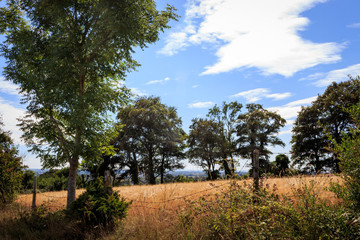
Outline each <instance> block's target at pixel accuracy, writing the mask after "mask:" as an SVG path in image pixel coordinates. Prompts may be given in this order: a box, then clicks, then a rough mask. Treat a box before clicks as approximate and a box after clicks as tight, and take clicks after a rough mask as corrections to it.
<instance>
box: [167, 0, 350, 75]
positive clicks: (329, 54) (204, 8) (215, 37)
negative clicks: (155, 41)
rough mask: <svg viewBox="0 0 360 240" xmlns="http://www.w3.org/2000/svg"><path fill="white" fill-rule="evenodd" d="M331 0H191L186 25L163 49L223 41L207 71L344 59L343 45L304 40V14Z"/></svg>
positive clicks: (274, 69) (298, 66) (270, 70)
mask: <svg viewBox="0 0 360 240" xmlns="http://www.w3.org/2000/svg"><path fill="white" fill-rule="evenodd" d="M326 1H327V0H292V1H289V0H251V1H250V0H249V1H244V0H242V1H239V0H188V2H187V9H186V15H185V24H186V26H185V27H184V29H183V30H182V31H179V32H176V33H172V34H171V35H170V36H169V38H168V39H167V40H166V42H167V44H166V45H165V47H164V48H163V49H162V50H161V51H160V53H162V54H165V55H174V54H176V53H177V52H178V51H180V50H182V49H184V48H186V47H187V46H190V45H194V44H204V43H210V44H212V45H213V46H219V49H218V51H217V52H216V56H217V57H218V61H217V62H216V63H215V64H213V65H212V66H207V67H206V70H205V71H204V72H203V73H202V74H217V73H221V72H228V71H231V70H234V69H239V68H243V67H246V68H250V67H256V68H259V69H260V70H261V71H262V72H263V73H264V74H281V75H284V76H292V75H293V74H294V73H296V72H297V71H300V70H303V69H306V68H310V67H313V66H315V65H318V64H325V63H334V62H336V61H339V60H340V59H341V57H340V55H339V52H340V51H341V49H342V48H343V45H341V44H337V43H333V42H327V43H313V42H311V41H309V40H306V39H302V38H301V36H300V34H299V32H300V31H303V30H305V27H306V26H307V25H308V24H309V22H310V21H309V19H307V18H305V17H303V16H301V15H300V14H301V13H302V12H304V11H305V10H308V9H310V8H312V7H314V6H315V5H316V4H317V3H322V2H326Z"/></svg>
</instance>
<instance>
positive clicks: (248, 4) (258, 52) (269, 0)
mask: <svg viewBox="0 0 360 240" xmlns="http://www.w3.org/2000/svg"><path fill="white" fill-rule="evenodd" d="M156 2H157V5H158V7H159V9H162V8H163V7H164V6H165V4H166V3H169V4H170V5H173V6H175V7H176V8H177V9H178V11H177V14H179V15H180V16H181V18H180V19H179V21H177V22H175V21H173V22H171V23H170V25H171V29H167V30H166V31H165V32H164V33H163V34H161V39H160V41H158V42H157V43H156V44H154V45H151V46H149V47H148V48H146V49H144V51H141V50H137V51H136V53H135V56H134V57H135V59H136V60H138V61H139V63H140V64H141V67H139V68H138V69H137V71H135V72H132V73H129V74H128V76H127V78H126V82H125V84H126V86H127V87H129V88H131V89H132V90H133V92H134V93H136V94H139V95H148V96H151V95H154V96H160V97H161V100H162V102H163V103H165V104H167V105H170V106H175V107H176V108H177V109H178V114H179V116H181V118H182V120H183V128H184V129H185V130H186V131H188V128H189V126H190V124H191V119H192V118H195V117H205V115H206V113H207V111H208V109H209V108H210V107H212V106H213V105H214V104H220V105H221V103H222V102H223V101H226V102H230V101H235V100H237V101H239V102H241V103H243V104H244V105H245V104H246V103H252V102H255V103H259V104H262V105H263V106H264V107H265V108H267V109H269V110H272V111H276V112H278V113H279V114H280V115H281V116H282V117H284V118H285V119H286V120H287V122H288V124H287V125H286V126H285V127H284V128H283V129H282V130H281V133H280V137H281V138H282V140H283V141H284V142H285V143H286V144H287V146H286V147H285V148H282V147H281V148H279V147H276V148H272V150H273V152H275V153H289V150H290V145H289V141H290V140H291V128H292V123H293V122H294V120H295V119H296V116H297V112H298V111H299V110H300V108H301V106H306V105H308V104H310V103H311V102H312V101H313V100H314V99H315V98H316V96H317V95H318V94H322V93H323V92H324V90H325V89H326V87H327V86H328V85H329V84H330V83H331V82H332V81H336V82H340V81H345V80H347V79H348V77H347V75H348V74H351V75H353V76H356V75H360V58H359V53H360V15H359V9H360V1H359V0H167V1H163V0H161V1H156ZM0 40H1V39H0ZM4 66H5V63H4V59H0V67H1V68H2V67H4ZM0 78H1V77H0ZM24 109H25V106H22V105H20V103H19V97H18V95H17V91H16V86H13V85H11V84H10V83H9V82H6V81H4V80H3V78H2V79H0V113H2V114H3V119H4V123H5V128H6V129H8V130H11V131H12V132H13V137H14V138H15V140H16V142H17V144H19V146H20V149H21V151H22V154H23V156H25V155H26V157H25V164H27V165H28V166H30V167H31V168H40V167H41V166H40V161H39V160H38V159H36V158H35V157H34V156H32V155H31V154H29V153H27V152H26V148H25V146H23V143H22V142H21V140H20V135H21V132H19V130H18V129H17V127H16V117H19V116H21V115H22V114H23V113H24ZM242 162H243V161H242ZM187 168H188V169H193V168H194V167H192V166H190V165H188V167H187Z"/></svg>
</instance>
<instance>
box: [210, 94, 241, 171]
mask: <svg viewBox="0 0 360 240" xmlns="http://www.w3.org/2000/svg"><path fill="white" fill-rule="evenodd" d="M241 108H242V104H240V103H238V102H236V101H235V102H230V103H226V102H223V104H222V106H221V107H219V106H217V105H215V106H214V107H213V108H211V109H209V113H208V114H207V116H208V117H209V118H210V119H212V120H214V121H216V122H217V123H218V124H219V125H220V127H221V130H220V136H221V138H222V144H221V145H222V146H221V150H220V151H221V155H222V162H221V164H222V167H223V168H224V170H225V175H227V176H233V175H234V173H235V157H236V156H237V155H239V154H238V151H237V136H236V125H237V119H238V117H239V115H240V113H241Z"/></svg>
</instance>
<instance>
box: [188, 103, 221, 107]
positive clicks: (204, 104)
mask: <svg viewBox="0 0 360 240" xmlns="http://www.w3.org/2000/svg"><path fill="white" fill-rule="evenodd" d="M214 104H215V103H213V102H196V103H191V104H188V107H189V108H208V107H212V106H213V105H214Z"/></svg>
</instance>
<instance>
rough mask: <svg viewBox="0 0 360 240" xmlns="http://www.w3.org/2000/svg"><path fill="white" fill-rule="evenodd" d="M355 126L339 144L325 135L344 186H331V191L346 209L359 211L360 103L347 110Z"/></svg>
mask: <svg viewBox="0 0 360 240" xmlns="http://www.w3.org/2000/svg"><path fill="white" fill-rule="evenodd" d="M348 112H349V113H350V115H351V116H352V118H353V121H354V123H355V126H354V127H352V128H350V130H349V133H348V134H346V133H345V132H343V133H342V134H343V137H342V139H341V143H337V142H336V141H335V140H333V139H332V137H331V135H330V134H327V135H328V137H329V138H330V140H331V141H332V143H333V144H334V147H333V148H331V150H332V151H333V152H334V153H335V154H336V156H337V157H338V158H339V159H340V162H339V166H340V170H341V171H342V174H341V176H342V178H343V179H344V184H341V185H340V184H335V183H333V184H332V187H331V190H332V191H334V192H335V193H336V194H337V195H338V197H340V198H342V199H343V200H344V203H345V204H346V206H347V207H350V208H351V209H353V210H355V211H357V212H359V211H360V103H359V104H357V105H355V106H353V107H352V108H350V109H349V110H348Z"/></svg>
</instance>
